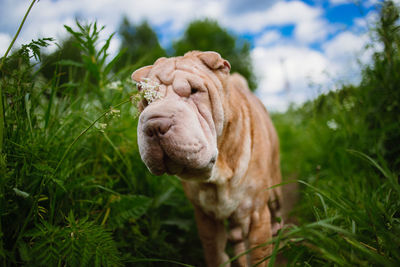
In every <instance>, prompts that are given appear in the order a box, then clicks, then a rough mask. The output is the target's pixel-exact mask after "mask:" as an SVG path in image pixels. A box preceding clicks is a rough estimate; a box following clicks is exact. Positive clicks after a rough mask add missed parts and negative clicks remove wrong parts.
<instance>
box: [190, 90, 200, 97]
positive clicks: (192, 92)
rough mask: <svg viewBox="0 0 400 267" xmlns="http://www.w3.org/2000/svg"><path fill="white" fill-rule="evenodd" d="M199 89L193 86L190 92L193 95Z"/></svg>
mask: <svg viewBox="0 0 400 267" xmlns="http://www.w3.org/2000/svg"><path fill="white" fill-rule="evenodd" d="M198 91H199V89H196V88H192V90H191V91H190V94H191V95H193V94H195V93H197V92H198Z"/></svg>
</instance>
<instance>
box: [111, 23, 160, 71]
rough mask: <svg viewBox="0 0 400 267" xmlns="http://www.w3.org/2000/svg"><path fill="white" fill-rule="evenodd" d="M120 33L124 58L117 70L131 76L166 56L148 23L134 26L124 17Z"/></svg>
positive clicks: (119, 62) (117, 65) (120, 60)
mask: <svg viewBox="0 0 400 267" xmlns="http://www.w3.org/2000/svg"><path fill="white" fill-rule="evenodd" d="M118 33H119V36H120V37H121V45H120V51H124V56H123V57H122V58H121V59H119V60H118V62H117V64H116V69H117V70H125V71H126V72H128V73H127V74H128V75H130V74H131V72H132V69H137V68H139V67H142V66H146V65H151V64H153V63H154V61H156V59H157V58H159V57H163V56H166V53H165V51H164V49H163V48H162V47H161V46H160V43H159V42H158V38H157V35H156V33H155V32H154V31H153V29H152V28H151V27H150V25H149V24H148V23H147V22H142V23H141V24H139V25H132V24H131V23H130V22H129V20H128V19H127V18H126V17H124V19H123V20H122V23H121V25H120V27H119V32H118Z"/></svg>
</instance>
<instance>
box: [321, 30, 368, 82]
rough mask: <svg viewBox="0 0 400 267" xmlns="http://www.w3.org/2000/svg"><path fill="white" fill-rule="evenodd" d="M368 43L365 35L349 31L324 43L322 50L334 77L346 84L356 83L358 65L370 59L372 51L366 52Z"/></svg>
mask: <svg viewBox="0 0 400 267" xmlns="http://www.w3.org/2000/svg"><path fill="white" fill-rule="evenodd" d="M369 42H370V39H369V37H368V35H367V34H362V35H356V34H354V33H352V32H349V31H346V32H342V33H339V34H338V35H337V36H335V38H333V39H332V40H330V41H328V42H326V43H325V44H324V45H323V49H324V53H325V55H326V57H327V59H328V60H329V62H330V68H331V72H332V73H333V74H334V76H335V77H338V78H340V79H342V80H346V81H348V82H358V81H359V79H360V65H359V64H360V63H361V64H368V63H369V60H370V58H371V54H372V51H371V50H366V45H367V44H368V43H369ZM358 61H359V62H358Z"/></svg>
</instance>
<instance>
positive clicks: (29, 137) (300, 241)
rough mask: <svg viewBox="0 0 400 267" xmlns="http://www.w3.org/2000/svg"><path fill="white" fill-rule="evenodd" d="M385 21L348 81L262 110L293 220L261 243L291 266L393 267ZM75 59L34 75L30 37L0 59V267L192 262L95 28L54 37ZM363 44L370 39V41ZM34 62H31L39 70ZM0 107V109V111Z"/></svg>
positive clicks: (187, 212) (391, 121)
mask: <svg viewBox="0 0 400 267" xmlns="http://www.w3.org/2000/svg"><path fill="white" fill-rule="evenodd" d="M398 22H399V11H398V10H397V9H396V8H395V6H394V5H392V4H391V2H390V1H388V2H385V5H384V6H383V8H382V11H381V17H380V21H379V22H378V24H377V25H376V29H375V31H374V33H373V34H374V36H375V38H376V43H375V44H373V45H377V44H378V43H380V44H381V45H382V47H383V50H382V51H381V52H378V53H375V54H374V56H373V60H372V63H371V65H370V66H364V67H362V68H363V76H362V81H361V82H360V84H359V85H343V86H342V88H341V89H340V90H337V91H335V92H330V93H328V94H325V95H321V96H319V97H318V98H317V99H315V100H313V101H309V102H307V103H305V104H304V105H303V106H301V107H297V108H291V109H289V110H288V111H287V112H285V113H277V114H272V117H273V121H274V123H275V126H276V128H277V130H278V133H279V136H280V141H281V162H282V172H283V176H284V178H286V182H288V183H291V182H293V183H299V188H300V200H299V203H298V205H297V206H296V207H295V208H294V210H293V216H295V217H296V219H297V221H298V224H297V225H290V224H288V225H285V227H284V229H283V230H281V231H280V232H279V234H278V235H277V236H276V237H275V238H274V239H273V240H272V241H271V242H272V243H273V244H274V252H273V254H272V255H271V258H270V265H271V266H272V265H273V264H274V262H275V259H276V256H277V254H278V253H281V254H282V255H283V256H284V258H285V259H286V261H287V263H288V264H290V265H296V266H297V265H298V266H398V265H399V264H400V186H399V174H400V88H399V85H400V72H399V70H400V32H399V26H398V25H399V24H398ZM66 30H67V31H68V32H69V34H70V36H71V38H72V40H74V44H75V45H76V48H77V49H78V50H79V52H80V57H79V58H77V59H74V60H72V59H64V57H63V55H62V54H59V55H57V56H58V58H57V59H56V60H55V61H54V62H55V63H51V64H52V65H51V66H52V67H53V68H52V70H53V75H51V76H48V75H47V76H46V75H45V74H44V69H45V68H46V64H44V63H43V64H41V63H40V62H41V61H42V57H43V55H41V53H40V51H41V48H42V47H45V46H47V45H48V44H50V43H52V42H54V40H52V39H40V40H37V41H33V42H32V43H30V44H27V45H24V46H22V47H21V48H19V49H18V50H15V51H14V52H13V53H11V54H10V55H8V56H6V57H4V58H2V59H1V63H0V64H1V65H0V86H1V87H0V88H1V91H0V95H1V97H2V99H0V100H1V101H0V152H1V157H0V216H1V220H0V262H1V263H0V265H1V266H21V265H26V266H43V265H47V266H176V265H178V264H187V265H193V266H204V261H203V259H202V258H203V255H202V250H201V244H200V241H199V239H198V238H197V231H196V226H195V222H194V218H193V212H192V208H191V206H190V204H189V202H188V201H187V200H186V198H185V197H184V194H183V191H182V187H181V185H180V182H179V181H178V180H177V179H176V178H174V177H169V176H162V177H156V176H153V175H151V174H150V173H149V172H148V171H147V168H146V167H145V166H144V164H143V163H142V161H141V159H140V156H139V154H138V147H137V143H136V124H137V110H136V107H135V105H134V104H132V103H131V102H135V100H136V95H137V92H136V89H135V85H134V84H133V83H132V82H131V81H130V80H129V72H131V71H133V70H134V69H135V68H137V67H138V66H133V65H129V66H128V65H127V66H123V67H122V68H115V65H116V64H117V63H118V60H119V59H120V58H121V56H122V52H121V54H118V55H117V56H115V58H109V56H108V53H107V52H108V47H109V41H110V40H111V38H112V36H110V39H108V40H107V41H106V42H100V37H99V33H100V32H101V30H102V28H101V27H99V26H98V25H97V24H96V23H92V24H89V25H82V24H79V23H77V24H76V25H73V26H72V25H70V27H68V26H67V27H66ZM371 34H372V33H371ZM43 61H44V60H43ZM1 105H2V106H1Z"/></svg>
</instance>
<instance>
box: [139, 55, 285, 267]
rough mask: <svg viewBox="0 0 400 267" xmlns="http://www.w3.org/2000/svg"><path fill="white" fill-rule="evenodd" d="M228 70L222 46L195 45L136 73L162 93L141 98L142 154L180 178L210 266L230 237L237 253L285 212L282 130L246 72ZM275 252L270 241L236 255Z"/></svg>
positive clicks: (263, 237)
mask: <svg viewBox="0 0 400 267" xmlns="http://www.w3.org/2000/svg"><path fill="white" fill-rule="evenodd" d="M229 72H230V64H229V62H228V61H226V60H224V59H222V58H221V56H220V55H219V54H218V53H216V52H199V51H192V52H188V53H186V54H185V55H184V56H183V57H175V58H160V59H158V60H157V61H156V62H155V63H154V65H152V66H147V67H143V68H141V69H139V70H137V71H135V72H134V73H133V74H132V78H133V79H134V80H135V81H136V82H141V81H143V79H146V80H150V81H153V82H155V83H158V84H159V87H158V93H159V95H160V96H161V97H160V99H157V100H155V101H153V102H151V103H147V101H146V100H143V101H142V102H141V103H140V104H139V110H141V115H140V117H139V124H138V144H139V151H140V154H141V157H142V160H143V161H144V163H145V164H146V166H147V167H148V169H149V170H150V171H151V172H152V173H153V174H156V175H161V174H163V173H165V172H166V173H169V174H173V175H177V176H178V177H179V178H180V179H181V180H182V184H183V188H184V191H185V194H186V196H187V197H188V199H189V200H190V201H191V202H192V204H193V207H194V211H195V218H196V222H197V227H198V231H199V236H200V239H201V241H202V244H203V249H204V254H205V260H206V262H207V265H208V266H219V265H220V264H222V263H224V262H226V261H227V260H228V259H229V257H228V256H227V254H226V253H225V246H226V242H227V241H228V240H229V241H231V242H232V243H233V245H234V252H235V255H238V254H240V253H242V252H244V251H246V250H248V249H250V248H254V247H256V246H258V245H260V244H263V243H265V242H267V241H268V240H270V239H271V237H272V235H273V232H274V231H276V230H277V229H278V228H279V224H278V223H274V219H273V218H274V217H276V216H279V212H280V206H281V195H282V194H281V189H280V187H276V188H273V189H271V188H270V187H272V186H274V185H276V184H279V183H280V182H281V173H280V165H279V141H278V137H277V134H276V131H275V129H274V127H273V124H272V122H271V119H270V117H269V115H268V112H267V111H266V109H265V107H264V106H263V105H262V103H261V102H260V101H259V100H258V99H257V98H256V97H255V96H254V95H253V94H252V93H251V92H250V90H249V89H248V86H247V82H246V80H245V79H244V78H243V77H242V76H240V75H239V74H232V75H231V74H230V73H229ZM139 90H141V88H139ZM226 220H227V221H228V227H226V226H225V224H224V221H226ZM270 253H271V246H270V245H266V246H262V247H259V248H256V249H254V250H252V251H251V252H250V253H248V254H247V255H243V256H241V257H240V258H239V259H238V260H237V262H238V265H239V266H251V265H254V264H256V263H258V262H259V261H261V260H262V259H264V258H265V257H266V256H268V255H269V254H270ZM266 264H267V261H265V262H263V263H262V264H260V265H259V266H265V265H266ZM226 266H229V263H228V264H227V265H226Z"/></svg>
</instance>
